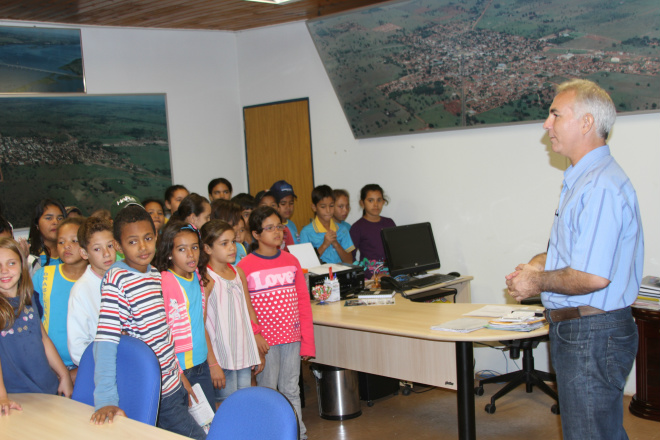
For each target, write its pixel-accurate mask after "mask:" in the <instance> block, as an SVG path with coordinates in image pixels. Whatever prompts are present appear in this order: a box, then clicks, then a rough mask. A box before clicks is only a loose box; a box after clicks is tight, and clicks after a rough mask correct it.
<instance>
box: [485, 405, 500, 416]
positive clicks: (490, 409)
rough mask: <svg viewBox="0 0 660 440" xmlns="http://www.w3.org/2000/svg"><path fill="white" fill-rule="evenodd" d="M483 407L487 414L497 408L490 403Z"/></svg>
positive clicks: (493, 412) (492, 412)
mask: <svg viewBox="0 0 660 440" xmlns="http://www.w3.org/2000/svg"><path fill="white" fill-rule="evenodd" d="M484 409H485V410H486V412H487V413H488V414H495V410H496V409H497V408H495V405H493V404H492V403H489V404H487V405H486V407H485V408H484Z"/></svg>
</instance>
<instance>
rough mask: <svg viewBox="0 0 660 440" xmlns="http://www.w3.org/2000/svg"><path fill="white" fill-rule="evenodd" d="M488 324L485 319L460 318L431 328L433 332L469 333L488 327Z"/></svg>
mask: <svg viewBox="0 0 660 440" xmlns="http://www.w3.org/2000/svg"><path fill="white" fill-rule="evenodd" d="M487 324H488V322H487V321H486V320H484V319H476V318H459V319H454V320H453V321H447V322H443V323H442V324H438V325H434V326H431V330H439V331H443V332H458V333H469V332H473V331H475V330H479V329H480V328H484V327H486V325H487Z"/></svg>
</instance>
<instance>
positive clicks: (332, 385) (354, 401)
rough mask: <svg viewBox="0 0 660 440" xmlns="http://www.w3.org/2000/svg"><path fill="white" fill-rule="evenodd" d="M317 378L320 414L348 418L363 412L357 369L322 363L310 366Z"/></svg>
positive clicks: (341, 418)
mask: <svg viewBox="0 0 660 440" xmlns="http://www.w3.org/2000/svg"><path fill="white" fill-rule="evenodd" d="M310 369H311V370H312V373H313V374H314V377H315V378H316V394H317V399H318V402H319V415H320V416H321V417H322V418H324V419H327V420H348V419H353V418H355V417H358V416H360V415H361V414H362V410H361V409H360V393H359V386H358V373H357V371H352V370H346V369H344V368H338V367H330V366H327V365H321V364H312V365H311V366H310Z"/></svg>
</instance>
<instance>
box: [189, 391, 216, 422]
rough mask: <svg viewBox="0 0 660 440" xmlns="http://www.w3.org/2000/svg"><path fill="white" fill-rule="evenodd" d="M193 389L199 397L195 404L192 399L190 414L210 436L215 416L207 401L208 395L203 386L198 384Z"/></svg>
mask: <svg viewBox="0 0 660 440" xmlns="http://www.w3.org/2000/svg"><path fill="white" fill-rule="evenodd" d="M192 389H193V392H194V393H195V397H197V402H195V399H193V398H192V396H191V397H190V400H192V405H191V406H189V407H188V412H189V413H190V415H191V416H193V419H195V421H196V422H197V424H198V425H199V426H201V427H202V428H204V431H205V432H206V433H207V434H208V432H209V428H210V427H211V422H212V421H213V416H214V415H215V414H214V413H213V410H212V409H211V405H210V404H209V401H208V400H206V395H205V394H204V391H203V390H202V387H201V385H200V384H198V383H196V384H195V385H193V387H192Z"/></svg>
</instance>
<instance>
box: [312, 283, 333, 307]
mask: <svg viewBox="0 0 660 440" xmlns="http://www.w3.org/2000/svg"><path fill="white" fill-rule="evenodd" d="M331 291H332V289H331V287H330V286H326V285H319V286H314V287H312V295H314V299H316V300H317V301H318V304H319V305H320V306H324V305H326V304H327V302H325V301H326V300H327V299H328V298H330V293H331Z"/></svg>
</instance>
